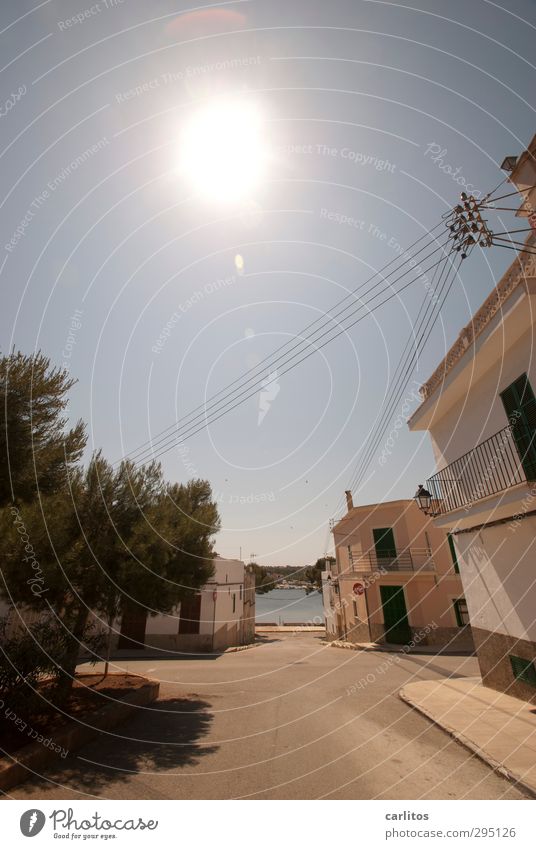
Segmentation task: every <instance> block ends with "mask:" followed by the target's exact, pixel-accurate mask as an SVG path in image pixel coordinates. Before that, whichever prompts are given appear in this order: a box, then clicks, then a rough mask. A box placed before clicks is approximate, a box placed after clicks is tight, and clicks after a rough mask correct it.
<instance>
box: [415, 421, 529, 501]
mask: <svg viewBox="0 0 536 849" xmlns="http://www.w3.org/2000/svg"><path fill="white" fill-rule="evenodd" d="M534 480H536V430H533V429H530V428H527V427H524V426H521V425H520V424H519V423H517V424H514V425H508V426H507V427H505V428H503V429H502V430H500V431H499V432H498V433H495V434H493V436H490V437H489V439H486V440H484V442H481V443H480V444H479V445H477V446H476V448H473V449H472V451H468V452H467V454H464V455H463V456H462V457H459V458H458V460H455V461H454V462H453V463H450V464H449V465H448V466H445V468H444V469H441V471H439V472H438V473H437V474H435V475H433V476H432V477H431V478H430V479H429V480H428V481H427V483H426V488H427V489H428V491H429V493H430V495H431V496H432V504H431V509H430V511H429V512H430V514H431V515H433V516H440V515H441V514H443V513H448V512H450V511H451V510H459V509H460V508H462V507H465V508H466V509H469V507H471V506H472V505H473V504H474V503H475V502H477V501H481V500H482V499H483V498H487V497H488V496H490V495H496V494H497V493H499V492H503V491H504V490H506V489H510V487H512V486H516V485H517V484H521V483H527V482H528V481H534Z"/></svg>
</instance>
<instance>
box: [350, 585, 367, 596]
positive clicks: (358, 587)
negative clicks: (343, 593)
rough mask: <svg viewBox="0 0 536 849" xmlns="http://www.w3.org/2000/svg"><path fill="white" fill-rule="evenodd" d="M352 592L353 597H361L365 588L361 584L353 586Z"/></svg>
mask: <svg viewBox="0 0 536 849" xmlns="http://www.w3.org/2000/svg"><path fill="white" fill-rule="evenodd" d="M352 592H353V593H354V595H363V593H364V592H365V587H364V585H363V584H354V585H353V587H352Z"/></svg>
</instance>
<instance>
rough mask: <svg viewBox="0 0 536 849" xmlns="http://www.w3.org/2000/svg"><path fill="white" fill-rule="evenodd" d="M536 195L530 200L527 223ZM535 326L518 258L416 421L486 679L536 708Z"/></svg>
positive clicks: (524, 169)
mask: <svg viewBox="0 0 536 849" xmlns="http://www.w3.org/2000/svg"><path fill="white" fill-rule="evenodd" d="M535 152H536V137H535V139H533V141H532V144H531V148H529V151H528V152H526V153H524V154H523V156H522V157H520V158H519V159H518V160H517V161H516V160H515V158H514V161H513V162H511V163H509V165H510V167H513V170H512V173H511V176H510V179H511V181H512V182H513V183H514V184H516V185H518V187H519V188H520V189H524V188H526V187H527V186H529V185H532V186H534V185H536V167H535V159H534V156H533V154H534V153H535ZM531 169H532V170H531ZM506 191H508V189H505V192H506ZM531 195H532V197H531ZM535 195H536V191H533V192H527V196H528V197H527V201H526V202H525V203H524V205H523V207H522V209H521V211H520V213H519V214H520V216H522V217H523V216H524V217H525V220H526V218H527V217H528V216H529V215H531V214H533V208H534V203H535V202H536V197H535ZM521 226H522V223H520V227H521ZM535 245H536V233H532V234H530V235H529V237H528V239H527V246H533V248H532V249H534V250H536V247H534V246H535ZM535 327H536V258H535V257H534V256H531V255H529V254H527V253H521V254H520V255H519V257H518V258H517V259H516V260H515V261H514V262H513V263H512V265H511V266H510V268H509V269H508V270H507V272H506V273H505V274H504V275H503V277H502V279H501V280H500V281H499V283H498V284H497V286H496V287H495V289H494V290H493V291H492V292H491V294H490V295H489V297H488V298H487V299H486V301H485V302H484V304H483V305H482V306H481V307H480V309H479V310H478V311H477V312H476V313H475V315H474V316H473V318H472V320H471V322H470V323H469V324H468V325H467V326H466V327H464V328H463V330H462V331H461V333H460V335H459V337H458V339H457V341H456V342H455V343H454V345H453V346H452V347H451V349H450V350H449V352H448V353H447V355H446V357H445V358H444V359H443V361H442V362H441V363H440V365H439V366H438V368H437V369H436V370H435V372H434V373H433V374H432V376H431V377H430V379H429V380H428V381H427V382H426V383H425V384H424V386H423V387H422V389H421V395H422V398H423V400H422V403H421V405H420V406H419V408H418V409H417V410H416V412H415V413H414V414H413V416H412V417H411V419H410V422H409V426H410V429H411V430H428V431H429V432H430V435H431V438H432V445H433V449H434V454H435V459H436V464H437V468H438V470H439V471H438V472H437V473H436V474H435V475H433V476H432V477H431V478H430V480H429V481H428V482H427V483H426V484H425V489H426V490H427V491H428V493H430V495H431V504H430V513H431V514H432V515H434V516H435V524H436V525H437V526H439V527H441V528H443V529H445V530H447V531H450V532H451V533H452V535H453V538H454V544H455V548H456V551H457V557H458V563H459V565H460V571H461V577H462V581H463V585H464V591H465V592H464V596H465V599H466V601H467V605H468V609H469V618H470V622H471V625H472V632H473V637H474V640H475V645H476V648H477V653H478V659H479V664H480V669H481V673H482V678H483V682H484V684H486V685H488V686H490V687H493V688H495V689H497V690H501V691H507V692H509V693H510V694H511V695H516V696H518V697H519V698H522V699H526V700H530V701H533V702H536V666H535V658H536V567H535V564H536V397H535V393H536V358H535V342H536V337H535V332H534V330H535Z"/></svg>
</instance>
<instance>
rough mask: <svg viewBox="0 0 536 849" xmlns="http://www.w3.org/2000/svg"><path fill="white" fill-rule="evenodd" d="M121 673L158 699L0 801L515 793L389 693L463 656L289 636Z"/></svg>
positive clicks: (458, 669) (462, 669)
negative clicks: (154, 684) (154, 682)
mask: <svg viewBox="0 0 536 849" xmlns="http://www.w3.org/2000/svg"><path fill="white" fill-rule="evenodd" d="M125 665H127V666H128V670H129V671H130V672H136V673H138V674H143V675H145V674H147V675H148V676H149V677H152V678H158V679H159V680H160V681H161V682H162V684H161V690H160V700H159V701H158V702H157V703H155V704H153V705H152V706H149V707H147V708H143V709H140V710H139V711H138V712H137V714H136V715H135V716H134V717H133V718H131V719H130V720H129V721H128V722H127V723H125V724H124V725H123V726H121V727H119V728H116V729H115V730H114V731H113V732H109V733H102V734H101V735H100V736H99V738H98V739H96V740H95V741H93V742H92V743H91V744H88V745H87V746H85V747H84V748H83V749H80V750H79V751H78V752H76V753H74V754H73V755H72V756H70V757H68V758H66V759H65V760H60V761H58V762H56V763H55V764H54V765H53V766H51V767H50V768H49V769H47V771H46V772H45V774H44V775H43V776H42V777H38V776H36V777H35V779H31V780H30V781H28V782H26V783H25V784H24V785H21V786H20V787H18V788H16V789H14V790H12V791H10V794H8V795H10V796H12V797H14V798H17V799H30V798H34V799H83V798H92V797H99V798H105V799H230V798H235V799H236V798H253V799H318V798H332V799H503V798H505V799H522V798H524V796H523V794H522V793H521V792H520V791H519V790H518V789H516V787H515V786H514V785H513V784H511V783H510V782H508V781H507V780H506V779H503V778H501V777H500V776H498V775H496V774H495V773H493V771H492V770H491V769H490V768H489V767H488V766H486V765H485V764H484V763H482V762H481V761H480V760H478V759H477V758H476V757H475V756H473V755H471V754H470V753H469V752H468V751H466V750H465V749H464V748H463V747H462V746H460V745H459V744H458V743H456V742H454V741H453V740H451V738H450V737H449V736H448V735H447V734H445V733H444V732H443V731H441V730H440V729H438V728H437V727H435V726H434V725H432V724H431V723H430V722H429V721H428V720H427V719H425V718H424V717H422V716H421V715H420V714H418V713H417V712H415V711H414V710H412V709H411V708H410V707H409V706H408V705H406V704H405V703H403V702H402V701H401V700H400V699H399V698H398V696H397V693H398V691H399V689H400V688H401V687H402V686H403V685H404V684H405V683H407V682H409V681H416V680H422V679H428V680H429V679H434V678H439V677H444V676H445V675H462V676H472V675H475V674H477V663H476V659H475V658H465V657H440V656H439V657H438V656H429V655H411V657H408V656H405V655H399V654H384V653H376V652H353V651H347V650H346V651H345V650H343V649H336V648H331V647H329V646H326V645H324V644H323V643H322V642H321V641H320V639H319V637H318V636H317V635H312V634H307V635H305V634H302V635H284V636H280V635H274V637H273V639H270V640H269V641H268V640H267V641H266V642H264V643H263V644H261V645H259V646H256V647H255V648H252V649H249V650H247V651H242V652H237V653H234V654H225V655H221V656H218V657H200V656H197V657H193V658H191V659H185V660H149V661H148V660H139V661H130V662H128V664H125ZM125 665H123V666H122V667H121V668H125Z"/></svg>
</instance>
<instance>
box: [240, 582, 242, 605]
mask: <svg viewBox="0 0 536 849" xmlns="http://www.w3.org/2000/svg"><path fill="white" fill-rule="evenodd" d="M240 601H242V584H240Z"/></svg>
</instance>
